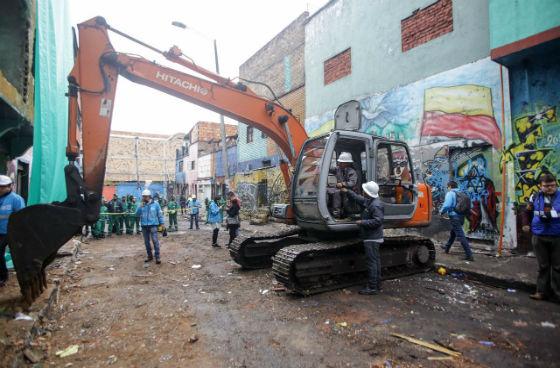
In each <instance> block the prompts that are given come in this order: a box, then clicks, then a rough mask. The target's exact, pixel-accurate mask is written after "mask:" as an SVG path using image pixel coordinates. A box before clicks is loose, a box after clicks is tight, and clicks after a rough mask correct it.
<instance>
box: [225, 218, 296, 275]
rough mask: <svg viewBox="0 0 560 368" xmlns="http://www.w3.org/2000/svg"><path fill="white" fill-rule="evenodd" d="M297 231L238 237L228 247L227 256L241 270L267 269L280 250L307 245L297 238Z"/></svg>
mask: <svg viewBox="0 0 560 368" xmlns="http://www.w3.org/2000/svg"><path fill="white" fill-rule="evenodd" d="M299 231H300V230H299V229H298V228H296V229H290V230H286V231H282V232H278V233H274V234H270V235H262V236H251V237H247V236H243V235H239V236H238V237H237V238H235V240H234V241H233V243H232V244H231V245H230V246H229V254H230V255H231V258H232V259H233V260H234V261H235V262H236V263H237V264H239V265H240V266H241V267H243V268H248V269H258V268H269V267H271V266H272V256H274V255H275V254H276V252H278V251H279V250H280V249H282V248H284V247H287V246H291V245H296V244H304V243H307V241H306V240H304V239H302V238H299V237H298V236H297V235H298V234H299Z"/></svg>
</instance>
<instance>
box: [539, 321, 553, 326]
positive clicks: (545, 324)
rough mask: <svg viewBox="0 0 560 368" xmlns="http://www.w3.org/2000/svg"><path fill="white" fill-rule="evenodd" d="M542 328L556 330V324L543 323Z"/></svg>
mask: <svg viewBox="0 0 560 368" xmlns="http://www.w3.org/2000/svg"><path fill="white" fill-rule="evenodd" d="M541 326H542V327H547V328H556V325H555V324H554V323H551V322H548V321H545V322H541Z"/></svg>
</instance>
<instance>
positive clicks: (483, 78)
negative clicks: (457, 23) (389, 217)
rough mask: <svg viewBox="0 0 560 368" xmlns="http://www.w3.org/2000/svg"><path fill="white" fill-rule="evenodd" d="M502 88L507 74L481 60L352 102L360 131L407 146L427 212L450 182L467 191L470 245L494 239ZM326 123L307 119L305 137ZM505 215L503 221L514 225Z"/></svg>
mask: <svg viewBox="0 0 560 368" xmlns="http://www.w3.org/2000/svg"><path fill="white" fill-rule="evenodd" d="M507 84H508V80H507V71H503V73H500V66H499V65H498V64H496V63H494V62H493V61H491V60H490V59H489V58H487V59H483V60H479V61H477V62H475V63H471V64H467V65H463V66H461V67H459V68H456V69H453V70H449V71H446V72H443V73H440V74H437V75H434V76H430V77H429V78H426V79H423V80H420V81H417V82H415V83H412V84H409V85H406V86H399V87H397V88H394V89H392V90H389V91H387V92H384V93H376V94H373V95H369V96H365V97H361V98H358V99H357V100H358V101H359V102H360V105H361V107H362V127H361V131H364V132H368V133H371V134H375V135H380V136H383V137H387V138H391V139H398V140H404V141H406V142H407V143H408V144H409V146H410V147H411V150H412V153H413V155H414V163H413V166H414V169H415V171H416V176H417V177H419V178H422V179H423V180H424V181H425V182H426V183H428V184H429V185H430V186H431V187H432V191H433V203H434V211H437V210H438V209H439V208H440V207H441V205H442V204H443V201H444V198H445V193H446V191H447V183H448V181H449V180H451V179H454V180H456V181H457V182H458V183H459V185H460V187H461V188H463V189H464V190H466V191H468V193H469V195H470V197H471V201H472V208H473V215H472V216H471V217H470V218H469V223H468V224H466V225H465V226H466V230H467V232H468V234H469V236H470V237H473V238H479V239H487V240H494V239H496V238H497V236H496V234H497V232H498V227H497V224H498V223H499V221H498V218H499V216H500V213H499V211H498V205H497V203H498V195H497V193H496V190H495V188H500V187H501V183H502V177H501V172H500V170H499V166H498V164H499V156H500V153H501V149H502V140H503V139H504V138H505V141H506V142H508V144H509V142H511V133H510V132H508V131H506V132H502V131H501V128H500V125H501V124H498V122H500V123H501V122H503V123H504V124H505V126H509V125H510V124H509V116H510V106H509V98H508V97H507V96H506V97H505V98H504V99H503V100H504V104H503V110H502V96H501V91H502V90H503V89H504V88H507ZM504 86H506V87H504ZM333 119H334V110H332V111H327V112H325V113H323V114H321V115H317V116H314V117H310V118H308V119H306V121H305V127H306V130H307V131H308V132H309V134H310V135H311V136H317V135H320V134H324V133H327V132H329V131H330V130H331V129H332V128H333V127H334V121H333ZM507 208H508V210H507V216H510V217H511V218H514V217H513V216H514V214H513V212H512V211H511V208H510V207H507ZM506 223H507V221H506ZM444 230H447V229H443V228H442V229H441V231H444ZM506 235H507V237H508V239H506V241H505V243H506V244H508V246H510V247H512V246H515V235H514V234H506Z"/></svg>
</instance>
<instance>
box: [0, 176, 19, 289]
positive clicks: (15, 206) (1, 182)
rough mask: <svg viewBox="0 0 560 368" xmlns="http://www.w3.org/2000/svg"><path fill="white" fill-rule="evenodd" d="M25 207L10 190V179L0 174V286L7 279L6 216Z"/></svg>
mask: <svg viewBox="0 0 560 368" xmlns="http://www.w3.org/2000/svg"><path fill="white" fill-rule="evenodd" d="M24 207H25V202H24V200H23V198H21V197H20V196H19V195H18V194H16V193H14V192H12V179H11V178H10V177H9V176H6V175H0V287H2V286H4V285H5V284H6V281H8V268H7V267H6V259H5V258H4V253H5V252H6V247H7V246H8V236H7V234H8V218H9V217H10V215H11V214H12V213H14V212H16V211H19V210H21V209H22V208H24Z"/></svg>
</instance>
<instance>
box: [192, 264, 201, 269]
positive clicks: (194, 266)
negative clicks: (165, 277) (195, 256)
mask: <svg viewBox="0 0 560 368" xmlns="http://www.w3.org/2000/svg"><path fill="white" fill-rule="evenodd" d="M201 267H202V265H199V264H194V265H192V266H191V268H192V269H193V270H198V269H199V268H201Z"/></svg>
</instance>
